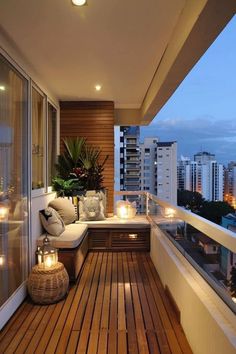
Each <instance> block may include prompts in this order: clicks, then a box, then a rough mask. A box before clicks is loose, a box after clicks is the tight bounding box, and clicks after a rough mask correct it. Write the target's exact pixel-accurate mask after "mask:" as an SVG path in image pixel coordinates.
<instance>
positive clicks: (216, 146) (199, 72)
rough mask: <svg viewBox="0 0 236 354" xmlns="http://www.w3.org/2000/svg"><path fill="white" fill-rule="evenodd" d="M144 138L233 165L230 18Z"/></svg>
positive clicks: (235, 105)
mask: <svg viewBox="0 0 236 354" xmlns="http://www.w3.org/2000/svg"><path fill="white" fill-rule="evenodd" d="M145 136H147V137H148V136H149V137H159V138H160V140H161V141H173V140H176V141H177V143H178V157H179V156H180V155H184V156H189V157H191V158H193V155H194V153H196V152H199V151H208V152H211V153H214V154H215V155H216V159H217V161H218V162H221V163H224V164H227V163H228V162H229V161H236V144H235V143H236V18H235V17H234V18H233V20H232V21H231V22H230V23H229V24H228V26H227V27H226V28H225V29H224V30H223V32H222V33H221V34H220V35H219V37H218V38H217V39H216V41H215V42H214V43H213V44H212V46H211V47H210V48H209V49H208V51H207V52H206V53H205V55H204V56H203V57H202V58H201V59H200V60H199V62H198V63H197V64H196V66H195V67H194V68H193V69H192V71H191V72H190V73H189V74H188V76H187V77H186V78H185V80H184V81H183V82H182V83H181V85H180V86H179V87H178V89H177V90H176V92H175V93H174V94H173V96H172V97H171V98H170V99H169V101H168V102H167V104H166V105H165V106H164V107H163V108H162V110H161V111H160V112H159V113H158V115H157V116H156V117H155V118H154V120H153V121H152V123H151V124H150V125H149V126H147V127H142V128H141V139H143V138H144V137H145Z"/></svg>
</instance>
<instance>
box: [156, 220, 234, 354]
mask: <svg viewBox="0 0 236 354" xmlns="http://www.w3.org/2000/svg"><path fill="white" fill-rule="evenodd" d="M151 258H152V261H153V263H154V265H155V267H156V269H157V271H158V273H159V276H160V278H161V281H162V283H163V285H164V286H165V285H167V286H168V287H169V289H170V292H171V294H172V295H173V297H174V299H175V301H176V304H177V306H178V308H179V310H180V312H181V325H182V327H183V329H184V332H185V334H186V337H187V339H188V341H189V344H190V346H191V348H192V350H193V353H194V354H235V353H236V318H235V317H236V316H235V315H234V314H233V313H232V311H231V310H230V309H229V308H228V307H227V306H226V305H225V304H224V303H223V301H222V300H221V299H220V298H219V297H218V296H217V295H216V294H215V293H214V291H213V290H212V289H211V288H210V286H209V285H208V284H207V283H206V282H205V281H204V279H203V278H202V277H201V276H200V275H199V274H198V273H197V271H196V270H195V269H194V268H193V267H192V266H191V265H190V264H189V263H188V261H187V260H186V259H185V258H184V257H183V256H182V255H181V254H180V252H179V251H178V250H177V249H176V248H175V247H174V245H172V244H171V242H170V241H169V240H168V239H167V238H166V236H164V235H163V234H162V232H161V231H160V230H159V229H158V228H157V227H154V228H152V232H151Z"/></svg>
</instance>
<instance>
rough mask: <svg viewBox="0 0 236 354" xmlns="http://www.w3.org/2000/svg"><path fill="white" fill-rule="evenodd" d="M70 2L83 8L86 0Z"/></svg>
mask: <svg viewBox="0 0 236 354" xmlns="http://www.w3.org/2000/svg"><path fill="white" fill-rule="evenodd" d="M71 1H72V3H73V4H74V5H76V6H84V5H85V4H86V2H87V0H71Z"/></svg>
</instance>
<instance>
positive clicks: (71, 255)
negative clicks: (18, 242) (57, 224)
mask: <svg viewBox="0 0 236 354" xmlns="http://www.w3.org/2000/svg"><path fill="white" fill-rule="evenodd" d="M44 237H45V234H44V235H42V236H40V237H39V239H38V240H37V245H38V246H42V244H43V239H44ZM48 238H49V239H50V243H51V245H52V246H53V247H56V248H58V260H59V262H62V263H63V264H64V266H65V268H66V270H67V272H68V275H69V278H70V281H75V280H76V278H77V276H78V275H79V272H80V269H81V267H82V265H83V262H84V260H85V257H86V255H87V253H88V226H87V225H86V224H70V225H67V226H66V229H65V231H64V232H63V233H62V234H61V235H60V236H51V235H48Z"/></svg>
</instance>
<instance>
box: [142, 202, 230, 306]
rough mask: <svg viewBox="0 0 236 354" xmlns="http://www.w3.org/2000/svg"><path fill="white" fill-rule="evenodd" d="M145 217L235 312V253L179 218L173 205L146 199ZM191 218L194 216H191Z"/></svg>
mask: <svg viewBox="0 0 236 354" xmlns="http://www.w3.org/2000/svg"><path fill="white" fill-rule="evenodd" d="M149 216H150V217H151V218H152V220H153V221H154V222H156V224H157V225H158V227H159V228H160V229H161V230H162V231H163V233H164V234H165V235H166V236H167V237H168V239H169V240H170V241H171V242H172V243H173V244H174V245H175V246H176V247H177V248H178V250H179V251H180V252H181V253H182V255H183V256H184V257H185V258H186V259H187V260H188V261H189V262H190V263H191V264H192V265H193V267H194V268H195V269H196V270H197V271H198V273H200V274H201V276H202V277H203V278H204V279H205V280H206V281H207V282H208V283H209V284H210V285H211V287H212V288H213V289H214V290H215V291H216V292H217V294H218V295H219V296H220V297H221V298H222V299H223V300H224V301H225V303H226V304H227V305H228V306H229V307H230V308H231V310H232V311H233V312H234V313H236V305H235V303H236V267H235V266H236V254H235V253H232V252H231V251H230V250H229V249H227V248H225V247H223V246H222V245H221V244H220V243H218V242H216V241H214V239H212V238H211V237H210V236H209V235H206V234H205V233H203V232H202V231H200V230H198V229H197V228H196V227H193V226H192V225H191V224H189V223H187V222H185V221H184V220H182V219H179V218H178V217H177V216H176V210H175V207H174V206H173V208H169V207H167V208H164V207H160V206H159V205H157V203H156V202H155V201H153V200H149ZM191 217H192V218H193V219H194V217H195V215H194V214H192V216H191ZM216 229H217V225H216Z"/></svg>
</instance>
